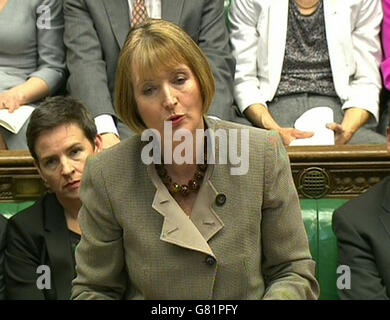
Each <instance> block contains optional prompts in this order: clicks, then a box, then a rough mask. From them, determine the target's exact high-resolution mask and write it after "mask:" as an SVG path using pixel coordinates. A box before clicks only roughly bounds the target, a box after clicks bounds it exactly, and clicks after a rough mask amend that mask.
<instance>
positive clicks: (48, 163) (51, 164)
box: [44, 159, 57, 168]
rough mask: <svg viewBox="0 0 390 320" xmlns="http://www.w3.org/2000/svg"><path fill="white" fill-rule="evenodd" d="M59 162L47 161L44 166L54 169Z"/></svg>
mask: <svg viewBox="0 0 390 320" xmlns="http://www.w3.org/2000/svg"><path fill="white" fill-rule="evenodd" d="M56 163H57V161H56V160H55V159H47V160H46V161H45V162H44V166H45V167H46V168H54V167H55V166H56Z"/></svg>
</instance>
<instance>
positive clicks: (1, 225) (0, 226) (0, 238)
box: [0, 215, 7, 300]
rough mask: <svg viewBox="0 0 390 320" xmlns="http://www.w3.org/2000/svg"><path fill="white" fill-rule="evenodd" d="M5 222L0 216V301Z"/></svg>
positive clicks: (2, 279)
mask: <svg viewBox="0 0 390 320" xmlns="http://www.w3.org/2000/svg"><path fill="white" fill-rule="evenodd" d="M6 225H7V220H6V219H5V218H4V217H3V216H2V215H0V300H3V299H4V298H5V285H4V250H5V228H6Z"/></svg>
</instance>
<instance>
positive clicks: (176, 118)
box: [167, 115, 185, 127]
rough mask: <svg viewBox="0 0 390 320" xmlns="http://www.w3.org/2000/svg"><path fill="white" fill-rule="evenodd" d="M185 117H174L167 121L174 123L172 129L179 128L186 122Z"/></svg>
mask: <svg viewBox="0 0 390 320" xmlns="http://www.w3.org/2000/svg"><path fill="white" fill-rule="evenodd" d="M184 118H185V116H184V115H173V116H170V117H169V118H168V119H167V121H171V122H172V127H175V126H178V125H179V124H180V123H182V121H183V120H184Z"/></svg>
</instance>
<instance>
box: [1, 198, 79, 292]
mask: <svg viewBox="0 0 390 320" xmlns="http://www.w3.org/2000/svg"><path fill="white" fill-rule="evenodd" d="M6 234H7V235H6V241H7V243H6V251H5V265H4V266H5V280H6V298H7V299H33V300H41V299H46V300H55V299H60V300H68V299H69V298H70V294H71V285H72V280H73V278H74V277H75V270H74V269H75V266H74V260H73V255H72V251H71V244H70V239H69V231H68V228H67V225H66V220H65V215H64V209H63V208H62V206H61V204H60V203H59V202H58V200H57V198H56V196H55V194H47V195H45V196H44V197H43V198H42V199H40V200H39V201H37V202H36V203H35V204H34V205H33V206H32V207H30V208H27V209H25V210H23V211H21V212H19V213H17V214H16V215H14V216H13V217H12V218H10V219H9V221H8V224H7V233H6ZM40 265H47V266H49V268H50V274H51V279H50V280H51V281H50V285H51V288H50V289H42V290H40V289H38V287H37V279H38V278H39V277H40V276H42V274H40V273H37V268H38V266H40Z"/></svg>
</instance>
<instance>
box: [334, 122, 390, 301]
mask: <svg viewBox="0 0 390 320" xmlns="http://www.w3.org/2000/svg"><path fill="white" fill-rule="evenodd" d="M389 125H390V119H389ZM387 151H388V152H389V153H390V126H388V127H387ZM389 199H390V177H387V178H384V179H383V180H382V181H381V182H379V183H378V184H376V185H375V186H373V187H371V189H369V190H367V191H366V192H365V193H364V194H363V195H361V196H359V197H358V198H355V199H352V200H350V201H348V202H347V203H346V204H344V205H343V206H342V207H340V208H339V209H337V210H335V212H334V214H333V218H332V226H333V230H334V233H335V234H336V237H337V240H338V264H339V265H344V266H347V267H349V268H350V270H351V277H350V279H349V280H350V288H345V289H339V290H338V293H339V296H340V299H346V300H383V299H386V300H388V299H390V250H389V248H390V202H389Z"/></svg>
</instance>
